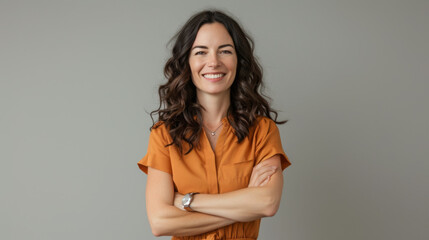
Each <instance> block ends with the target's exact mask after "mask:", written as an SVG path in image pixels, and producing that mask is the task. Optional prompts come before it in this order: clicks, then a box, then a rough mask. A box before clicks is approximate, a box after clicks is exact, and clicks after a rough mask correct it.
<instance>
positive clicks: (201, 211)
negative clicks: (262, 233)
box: [146, 155, 283, 236]
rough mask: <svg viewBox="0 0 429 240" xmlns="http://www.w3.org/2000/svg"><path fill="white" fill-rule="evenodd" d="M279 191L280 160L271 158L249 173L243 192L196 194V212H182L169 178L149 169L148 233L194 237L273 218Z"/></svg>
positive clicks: (179, 197)
mask: <svg viewBox="0 0 429 240" xmlns="http://www.w3.org/2000/svg"><path fill="white" fill-rule="evenodd" d="M282 187H283V176H282V172H281V165H280V157H279V156H278V155H275V156H273V157H271V158H269V159H267V160H264V161H263V162H262V163H260V164H258V165H257V166H256V167H255V168H254V169H253V171H252V175H251V178H250V182H249V186H248V187H247V188H243V189H240V190H236V191H232V192H229V193H223V194H197V195H195V197H194V200H193V202H192V204H191V207H192V209H193V210H195V211H196V212H186V211H183V209H182V207H181V199H182V197H183V195H181V194H178V193H175V192H174V186H173V180H172V178H171V175H170V174H168V173H165V172H162V171H159V170H157V169H154V168H149V172H148V180H147V186H146V208H147V214H148V217H149V222H150V225H151V228H152V233H153V234H154V235H155V236H162V235H175V236H186V235H197V234H201V233H205V232H209V231H211V230H214V229H217V228H220V227H223V226H226V225H230V224H232V223H234V222H247V221H253V220H255V219H259V218H262V217H269V216H273V215H274V214H275V213H276V212H277V209H278V207H279V204H280V199H281V194H282ZM249 199H252V200H251V201H249Z"/></svg>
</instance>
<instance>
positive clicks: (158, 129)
mask: <svg viewBox="0 0 429 240" xmlns="http://www.w3.org/2000/svg"><path fill="white" fill-rule="evenodd" d="M150 137H151V138H159V139H162V140H163V141H168V140H169V139H170V132H169V131H168V129H167V127H166V125H165V123H164V122H163V121H159V122H156V123H155V124H154V125H153V126H152V128H151V129H150Z"/></svg>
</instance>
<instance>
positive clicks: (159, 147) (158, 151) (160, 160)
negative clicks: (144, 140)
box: [137, 124, 172, 174]
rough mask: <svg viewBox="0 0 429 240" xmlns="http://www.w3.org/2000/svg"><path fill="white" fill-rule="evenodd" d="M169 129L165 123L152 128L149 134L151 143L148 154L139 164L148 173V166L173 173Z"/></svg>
mask: <svg viewBox="0 0 429 240" xmlns="http://www.w3.org/2000/svg"><path fill="white" fill-rule="evenodd" d="M168 135H169V133H168V131H167V129H166V128H165V125H164V124H161V125H159V126H158V127H157V128H152V130H151V132H150V135H149V144H148V148H147V153H146V156H144V157H143V158H142V159H141V160H140V161H139V162H138V163H137V165H138V166H139V168H140V170H142V171H143V172H145V173H146V174H147V172H148V167H151V168H155V169H158V170H160V171H163V172H166V173H169V174H172V170H171V160H170V153H169V149H168V147H166V145H167V144H169V143H168Z"/></svg>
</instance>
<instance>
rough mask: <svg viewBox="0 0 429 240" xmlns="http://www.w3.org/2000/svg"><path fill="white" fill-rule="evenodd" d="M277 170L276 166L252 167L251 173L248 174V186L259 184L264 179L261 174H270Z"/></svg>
mask: <svg viewBox="0 0 429 240" xmlns="http://www.w3.org/2000/svg"><path fill="white" fill-rule="evenodd" d="M276 170H277V167H276V166H272V165H269V166H262V167H260V168H259V169H256V168H255V169H253V171H252V174H251V176H250V180H249V185H248V186H249V187H252V186H253V187H254V186H258V185H260V184H261V183H262V182H263V181H264V180H265V179H264V178H263V177H262V178H261V175H263V174H267V173H268V174H269V175H272V174H274V172H275V171H276Z"/></svg>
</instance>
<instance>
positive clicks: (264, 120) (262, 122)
mask: <svg viewBox="0 0 429 240" xmlns="http://www.w3.org/2000/svg"><path fill="white" fill-rule="evenodd" d="M254 126H255V128H256V129H258V130H270V129H271V128H277V124H276V123H275V122H274V121H273V120H272V119H270V118H268V117H265V116H258V117H257V118H256V123H255V124H254ZM256 129H255V130H256Z"/></svg>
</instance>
